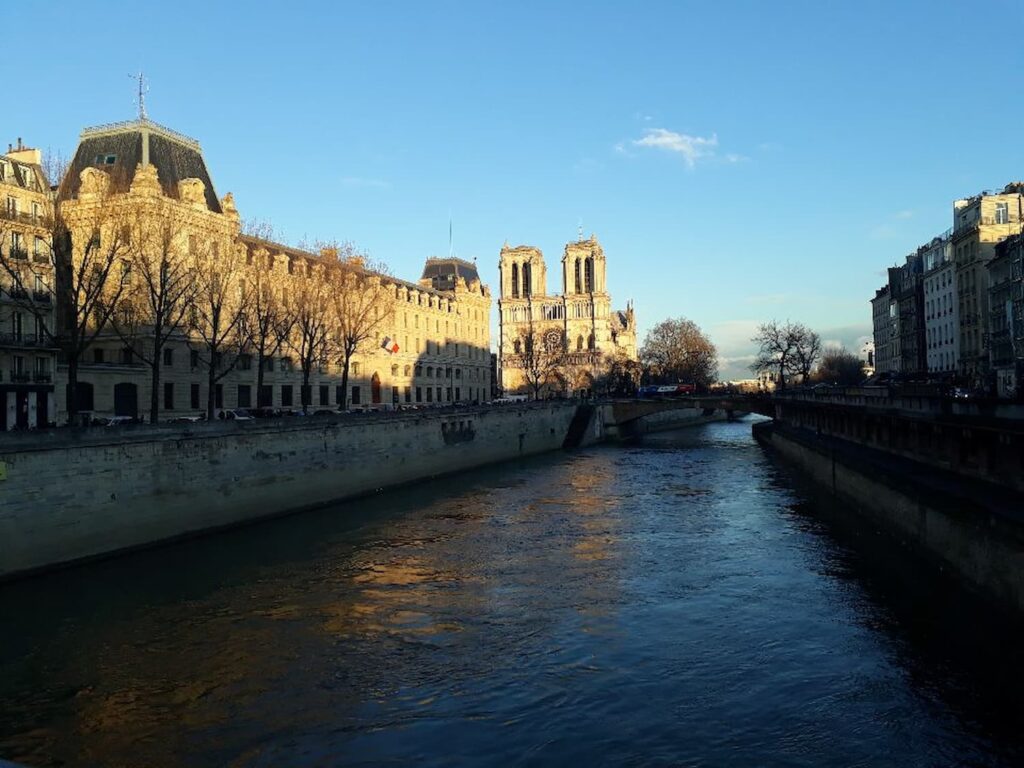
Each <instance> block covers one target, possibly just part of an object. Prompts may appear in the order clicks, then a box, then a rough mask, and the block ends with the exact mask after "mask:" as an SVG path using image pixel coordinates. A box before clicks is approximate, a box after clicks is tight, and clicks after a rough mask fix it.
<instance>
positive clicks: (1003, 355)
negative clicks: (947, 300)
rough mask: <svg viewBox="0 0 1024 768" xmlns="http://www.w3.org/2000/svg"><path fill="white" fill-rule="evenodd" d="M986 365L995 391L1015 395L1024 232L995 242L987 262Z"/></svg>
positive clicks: (1023, 355) (1021, 341)
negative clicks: (993, 379) (989, 367)
mask: <svg viewBox="0 0 1024 768" xmlns="http://www.w3.org/2000/svg"><path fill="white" fill-rule="evenodd" d="M988 282H989V302H988V303H989V334H990V336H989V338H990V348H989V355H990V365H991V368H992V372H993V374H994V375H995V385H996V394H998V395H999V396H1000V397H1016V396H1017V395H1018V394H1019V393H1020V392H1021V388H1022V382H1024V236H1022V235H1013V236H1012V237H1009V238H1007V239H1006V240H1003V241H1002V242H1001V243H999V244H998V245H996V248H995V256H994V257H993V258H992V260H991V261H990V262H989V263H988Z"/></svg>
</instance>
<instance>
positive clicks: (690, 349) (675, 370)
mask: <svg viewBox="0 0 1024 768" xmlns="http://www.w3.org/2000/svg"><path fill="white" fill-rule="evenodd" d="M640 361H641V362H642V364H643V367H644V371H645V374H646V376H647V378H648V379H649V380H650V381H652V382H655V383H675V382H684V383H687V384H696V385H697V386H698V387H700V388H701V389H706V388H707V387H708V386H710V385H711V383H712V382H714V381H715V379H717V378H718V351H717V350H716V349H715V345H714V344H712V343H711V340H710V339H708V337H707V336H705V335H704V332H703V331H701V329H700V327H699V326H698V325H697V324H696V323H694V322H693V321H692V320H687V319H686V318H683V317H680V318H678V319H672V318H670V319H668V320H663V321H662V322H660V323H658V324H657V325H656V326H654V328H652V329H651V330H650V331H649V332H648V334H647V336H646V337H645V338H644V344H643V347H642V348H641V350H640Z"/></svg>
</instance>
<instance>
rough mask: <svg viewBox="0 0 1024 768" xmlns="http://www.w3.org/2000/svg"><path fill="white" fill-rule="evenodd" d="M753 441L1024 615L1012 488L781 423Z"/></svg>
mask: <svg viewBox="0 0 1024 768" xmlns="http://www.w3.org/2000/svg"><path fill="white" fill-rule="evenodd" d="M754 436H755V437H756V438H757V440H758V442H760V443H761V444H762V445H764V446H766V447H768V448H770V449H772V450H773V451H775V452H777V453H778V455H779V456H780V457H781V458H783V459H784V460H785V461H786V462H788V463H790V464H792V465H794V466H796V467H797V468H798V469H800V470H801V471H802V472H803V473H804V474H806V475H807V476H809V477H810V478H811V479H812V480H813V481H814V483H815V484H816V485H817V486H818V487H819V488H820V489H822V490H823V491H824V492H826V493H828V494H831V495H832V496H834V497H835V498H837V499H839V500H840V501H841V502H843V503H844V504H846V505H847V506H849V507H850V508H852V509H853V510H854V511H855V512H856V513H857V514H859V515H861V516H863V517H866V518H868V519H869V520H871V521H873V522H874V523H876V524H877V525H878V526H879V527H880V528H881V529H882V530H886V531H888V532H889V533H891V534H893V535H894V536H896V537H897V538H899V539H901V540H902V541H904V542H906V543H907V544H908V545H911V546H914V547H916V548H918V549H919V550H920V551H922V552H924V553H925V554H927V555H928V556H930V557H931V558H933V559H934V560H936V561H937V562H938V563H939V564H940V565H941V566H943V567H946V568H949V569H951V570H952V571H953V572H954V573H956V574H957V575H958V576H959V577H960V578H961V579H962V580H963V581H965V582H966V583H967V584H969V585H971V586H973V587H974V588H976V589H977V590H979V591H980V592H982V593H984V594H986V595H988V596H989V597H990V598H992V599H994V600H995V601H996V602H998V603H1001V604H1002V605H1004V606H1007V607H1009V608H1011V609H1015V610H1024V506H1022V505H1021V497H1020V495H1019V494H1018V493H1016V492H1015V491H1014V490H1013V489H1011V488H1006V487H1004V486H1000V485H996V484H994V483H985V482H983V481H980V480H977V479H974V478H971V477H965V476H962V475H958V474H956V473H954V472H950V471H944V470H941V469H937V468H935V467H933V466H929V465H926V464H921V463H919V462H914V461H911V460H909V459H907V458H905V457H902V456H899V455H896V454H892V453H889V452H886V451H881V450H878V449H875V448H871V447H867V446H863V445H859V444H857V443H853V442H850V441H847V440H842V439H838V438H836V437H833V436H829V435H818V434H815V433H814V432H812V431H810V430H806V429H801V428H799V427H792V426H788V425H783V424H779V423H776V422H762V423H759V424H755V425H754Z"/></svg>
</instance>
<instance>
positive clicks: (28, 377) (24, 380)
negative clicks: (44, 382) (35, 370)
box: [11, 371, 32, 384]
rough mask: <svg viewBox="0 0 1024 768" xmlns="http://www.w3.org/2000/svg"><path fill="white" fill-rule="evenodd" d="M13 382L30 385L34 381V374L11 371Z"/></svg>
mask: <svg viewBox="0 0 1024 768" xmlns="http://www.w3.org/2000/svg"><path fill="white" fill-rule="evenodd" d="M11 381H12V382H13V383H15V384H28V383H29V382H31V381H32V374H31V373H25V372H24V371H11Z"/></svg>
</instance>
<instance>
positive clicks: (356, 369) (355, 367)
mask: <svg viewBox="0 0 1024 768" xmlns="http://www.w3.org/2000/svg"><path fill="white" fill-rule="evenodd" d="M349 368H351V369H352V375H353V376H358V375H359V363H352V364H351V365H350V366H349Z"/></svg>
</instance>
